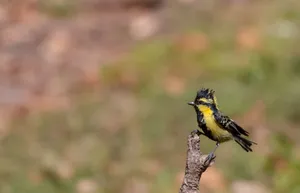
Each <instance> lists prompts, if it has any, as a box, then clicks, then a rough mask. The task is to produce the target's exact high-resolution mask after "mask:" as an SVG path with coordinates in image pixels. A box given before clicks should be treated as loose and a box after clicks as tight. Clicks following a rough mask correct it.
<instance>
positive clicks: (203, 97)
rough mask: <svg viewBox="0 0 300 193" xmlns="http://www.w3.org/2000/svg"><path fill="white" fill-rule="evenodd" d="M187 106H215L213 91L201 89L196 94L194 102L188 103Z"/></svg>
mask: <svg viewBox="0 0 300 193" xmlns="http://www.w3.org/2000/svg"><path fill="white" fill-rule="evenodd" d="M188 104H189V105H192V106H197V105H200V104H205V105H215V106H217V99H216V97H215V91H214V90H212V89H208V88H202V89H200V90H199V91H198V92H197V95H196V97H195V100H194V102H189V103H188Z"/></svg>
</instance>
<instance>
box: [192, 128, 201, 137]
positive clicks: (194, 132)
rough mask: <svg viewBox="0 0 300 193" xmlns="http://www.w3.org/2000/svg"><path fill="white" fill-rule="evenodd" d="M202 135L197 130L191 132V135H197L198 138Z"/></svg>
mask: <svg viewBox="0 0 300 193" xmlns="http://www.w3.org/2000/svg"><path fill="white" fill-rule="evenodd" d="M203 134H204V133H202V132H201V131H199V130H198V129H195V130H193V131H192V135H198V136H200V135H203Z"/></svg>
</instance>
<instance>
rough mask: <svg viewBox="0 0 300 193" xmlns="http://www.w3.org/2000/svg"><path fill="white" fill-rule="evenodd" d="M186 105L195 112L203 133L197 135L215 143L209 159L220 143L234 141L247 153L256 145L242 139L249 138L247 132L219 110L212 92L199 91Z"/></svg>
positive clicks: (203, 89) (210, 90) (207, 90)
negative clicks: (191, 107) (192, 100)
mask: <svg viewBox="0 0 300 193" xmlns="http://www.w3.org/2000/svg"><path fill="white" fill-rule="evenodd" d="M188 104H189V105H191V106H193V107H194V109H195V111H196V114H197V122H198V126H199V127H200V128H201V129H202V131H203V132H201V131H199V134H202V135H205V136H206V137H208V138H209V139H211V140H213V141H216V142H217V144H216V147H215V148H214V150H213V151H212V152H211V153H210V154H209V156H210V157H212V156H214V153H215V151H216V149H217V148H218V147H219V145H220V143H223V142H227V141H230V140H234V141H236V142H237V143H238V144H239V145H240V146H241V147H242V148H243V149H244V150H245V151H247V152H249V151H252V149H251V146H252V144H256V145H257V143H255V142H253V141H250V140H248V139H246V138H245V137H244V136H247V137H248V136H249V133H248V132H247V131H245V130H244V129H243V128H242V127H241V126H239V125H238V124H237V123H236V122H235V121H234V120H232V119H231V118H230V117H228V116H226V115H223V113H222V112H221V111H220V110H219V107H218V103H217V98H216V96H215V91H214V90H212V89H207V88H202V89H200V90H199V91H198V92H197V95H196V98H195V100H194V102H189V103H188Z"/></svg>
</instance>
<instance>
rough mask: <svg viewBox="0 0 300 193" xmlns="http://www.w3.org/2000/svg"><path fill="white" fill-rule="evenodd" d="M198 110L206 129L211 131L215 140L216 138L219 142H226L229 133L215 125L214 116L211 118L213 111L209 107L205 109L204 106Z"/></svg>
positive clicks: (229, 136)
mask: <svg viewBox="0 0 300 193" xmlns="http://www.w3.org/2000/svg"><path fill="white" fill-rule="evenodd" d="M199 109H200V111H201V112H202V113H203V119H204V121H205V123H206V127H207V129H208V130H211V132H212V135H213V136H214V137H215V138H218V139H219V140H221V141H223V140H225V141H227V139H228V138H231V135H230V133H229V132H228V131H226V130H224V129H222V128H220V127H219V125H218V124H217V123H216V121H215V119H214V116H213V111H212V110H211V109H210V108H209V107H207V106H205V105H200V106H199ZM225 138H226V139H225Z"/></svg>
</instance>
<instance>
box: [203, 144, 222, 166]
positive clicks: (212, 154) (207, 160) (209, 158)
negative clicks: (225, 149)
mask: <svg viewBox="0 0 300 193" xmlns="http://www.w3.org/2000/svg"><path fill="white" fill-rule="evenodd" d="M219 145H220V143H219V142H217V144H216V147H215V148H214V150H213V151H212V152H210V153H209V154H208V156H207V158H206V160H205V162H210V161H211V160H212V159H215V157H216V156H215V152H216V150H217V148H218V147H219Z"/></svg>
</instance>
